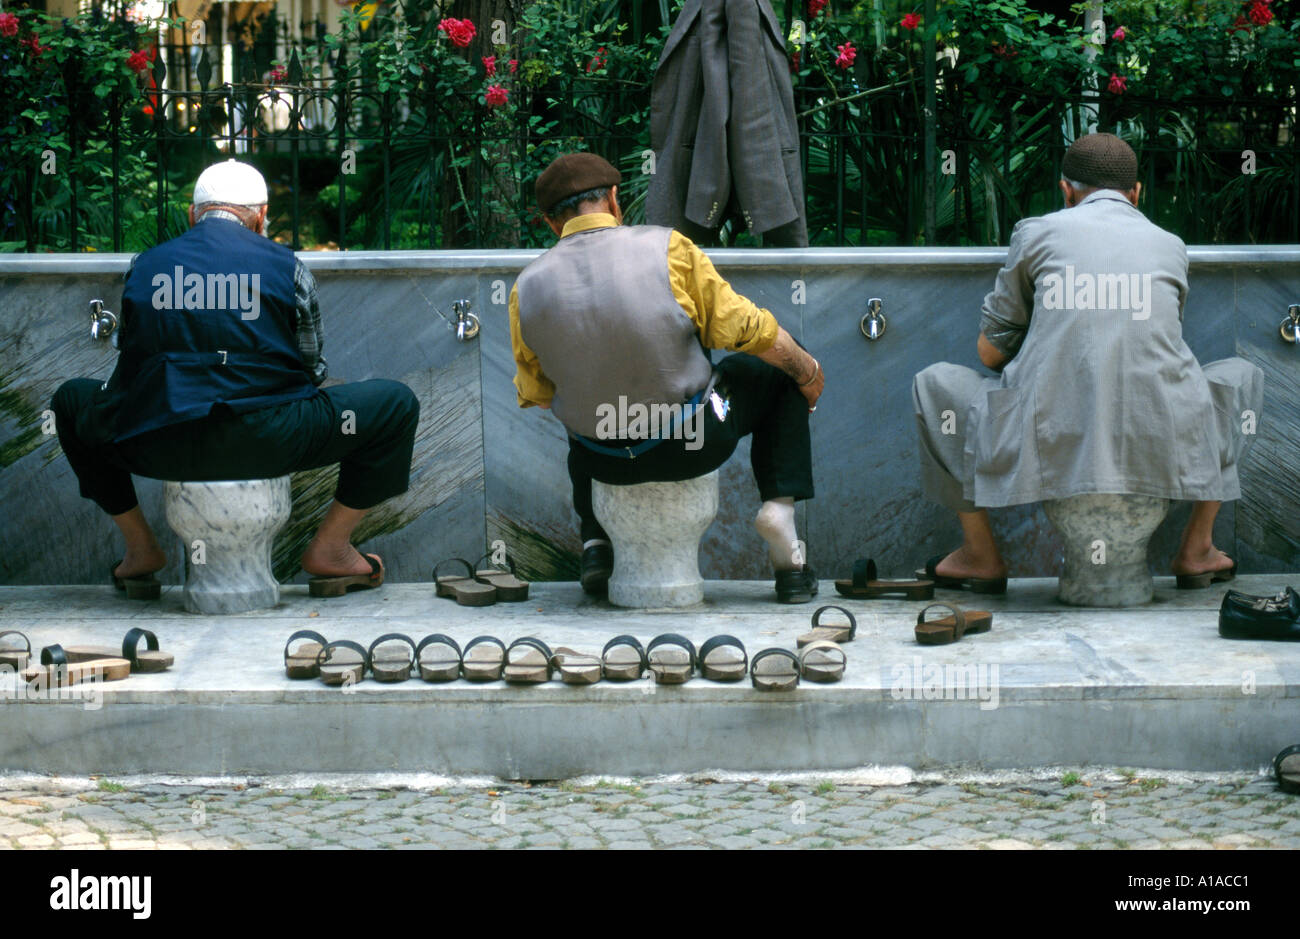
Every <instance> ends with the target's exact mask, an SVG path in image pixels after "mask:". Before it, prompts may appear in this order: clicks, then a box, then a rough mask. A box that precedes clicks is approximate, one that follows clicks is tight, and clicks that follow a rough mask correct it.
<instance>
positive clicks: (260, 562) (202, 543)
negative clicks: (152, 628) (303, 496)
mask: <svg viewBox="0 0 1300 939" xmlns="http://www.w3.org/2000/svg"><path fill="white" fill-rule="evenodd" d="M163 502H164V504H165V505H166V507H167V524H168V525H170V526H171V527H172V530H173V531H174V532H176V534H178V535H180V537H181V541H182V543H183V545H184V549H185V609H187V610H189V611H190V612H191V613H244V612H247V611H248V610H262V609H265V608H267V607H271V606H275V605H276V604H277V603H279V602H280V585H279V584H278V583H277V582H276V580H275V577H274V575H272V573H271V542H272V540H273V539H274V538H275V533H276V532H278V531H279V530H280V529H281V528H283V527H284V523H285V522H286V521H288V520H289V509H290V508H291V500H290V498H289V477H288V476H281V477H279V478H278V479H247V480H233V481H230V482H211V483H178V482H167V483H165V484H164V485H163ZM196 554H197V557H196ZM200 562H201V563H200Z"/></svg>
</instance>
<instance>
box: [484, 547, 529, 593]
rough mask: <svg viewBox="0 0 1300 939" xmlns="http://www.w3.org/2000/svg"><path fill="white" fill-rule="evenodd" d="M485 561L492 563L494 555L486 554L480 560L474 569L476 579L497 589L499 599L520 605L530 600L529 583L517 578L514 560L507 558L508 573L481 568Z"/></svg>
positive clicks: (491, 568) (490, 568)
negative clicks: (522, 601) (521, 602)
mask: <svg viewBox="0 0 1300 939" xmlns="http://www.w3.org/2000/svg"><path fill="white" fill-rule="evenodd" d="M484 561H487V562H488V564H491V563H492V555H491V554H485V555H483V556H482V557H481V558H479V559H478V560H477V561H476V562H475V563H474V567H475V568H476V570H475V571H474V579H475V580H478V581H480V582H482V583H485V584H489V585H491V586H493V587H495V588H496V589H497V599H498V600H501V601H503V602H505V603H518V602H520V601H521V600H527V599H528V581H526V580H520V579H519V578H518V577H516V576H515V561H514V558H512V557H509V556H507V557H506V567H508V568H509V570H508V571H503V570H501V569H499V568H496V567H486V568H479V565H480V564H482V563H483V562H484Z"/></svg>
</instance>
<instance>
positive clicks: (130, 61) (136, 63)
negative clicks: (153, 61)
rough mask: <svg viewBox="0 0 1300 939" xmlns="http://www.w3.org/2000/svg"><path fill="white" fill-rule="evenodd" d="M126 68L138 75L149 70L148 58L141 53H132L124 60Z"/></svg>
mask: <svg viewBox="0 0 1300 939" xmlns="http://www.w3.org/2000/svg"><path fill="white" fill-rule="evenodd" d="M126 67H127V68H129V69H130V70H131V71H133V72H135V73H136V74H137V75H139V74H140V73H141V72H143V71H145V70H146V69H147V68H149V57H148V56H147V55H145V54H144V53H143V52H132V53H131V54H130V55H129V56H127V58H126Z"/></svg>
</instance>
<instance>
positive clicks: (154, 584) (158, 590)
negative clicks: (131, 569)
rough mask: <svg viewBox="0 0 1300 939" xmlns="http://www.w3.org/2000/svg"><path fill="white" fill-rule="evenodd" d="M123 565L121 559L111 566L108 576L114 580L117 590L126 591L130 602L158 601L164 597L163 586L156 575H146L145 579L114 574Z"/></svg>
mask: <svg viewBox="0 0 1300 939" xmlns="http://www.w3.org/2000/svg"><path fill="white" fill-rule="evenodd" d="M121 563H122V561H121V560H120V559H119V560H116V561H114V562H113V563H112V564H110V565H109V567H108V576H109V577H111V578H113V587H114V588H115V589H117V590H124V591H126V596H127V599H128V600H157V599H158V598H159V597H161V596H162V584H160V583H159V582H158V578H157V576H155V574H145V575H144V576H143V577H118V576H117V575H116V574H115V573H113V572H114V571H115V570H117V566H118V565H119V564H121Z"/></svg>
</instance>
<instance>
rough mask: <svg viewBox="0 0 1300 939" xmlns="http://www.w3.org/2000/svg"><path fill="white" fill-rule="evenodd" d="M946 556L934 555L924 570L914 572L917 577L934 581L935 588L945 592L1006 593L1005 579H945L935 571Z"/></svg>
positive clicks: (926, 563)
mask: <svg viewBox="0 0 1300 939" xmlns="http://www.w3.org/2000/svg"><path fill="white" fill-rule="evenodd" d="M947 556H948V555H946V554H936V555H935V556H934V557H932V558H930V560H928V561H926V562H925V569H924V570H918V571H917V572H916V576H917V577H924V578H926V579H927V580H932V581H934V585H935V586H936V587H943V588H944V589H945V590H969V591H970V592H971V593H987V594H1000V593H1006V592H1007V579H1006V578H1005V577H945V576H943V575H942V574H940V573H938V571H936V570H935V568H936V567H938V565H939V562H940V561H942V560H943V559H944V558H946V557H947Z"/></svg>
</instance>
